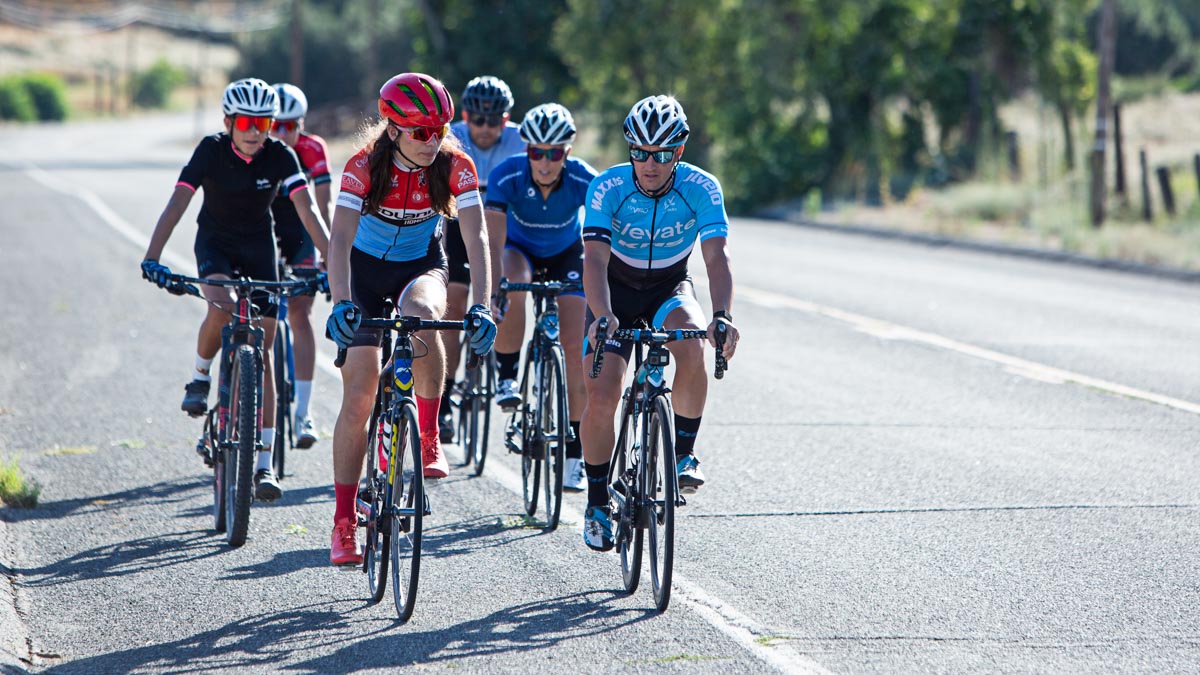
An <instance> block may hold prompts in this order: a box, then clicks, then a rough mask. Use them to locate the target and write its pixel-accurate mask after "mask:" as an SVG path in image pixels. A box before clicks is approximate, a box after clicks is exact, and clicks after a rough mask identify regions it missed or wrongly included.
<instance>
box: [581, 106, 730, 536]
mask: <svg viewBox="0 0 1200 675" xmlns="http://www.w3.org/2000/svg"><path fill="white" fill-rule="evenodd" d="M624 132H625V140H626V141H627V142H628V143H629V159H630V162H629V163H628V164H619V165H617V166H614V167H612V168H610V169H608V170H606V171H604V172H603V173H601V174H600V175H599V176H597V177H596V178H595V180H593V181H592V183H591V186H590V187H589V189H588V199H587V213H586V216H585V220H584V224H583V240H584V260H583V281H584V289H585V291H586V293H587V304H588V325H589V328H588V345H587V352H588V353H589V354H590V352H591V351H592V349H593V347H594V346H595V344H596V328H597V325H598V323H599V321H600V319H602V318H603V319H607V322H608V332H607V335H609V336H612V335H613V332H614V331H616V330H617V329H618V328H621V327H626V328H633V327H635V326H634V323H635V322H637V321H638V320H642V321H645V322H648V323H649V324H650V325H651V327H654V328H665V329H667V330H675V329H701V328H703V327H705V326H707V331H708V341H709V342H710V343H711V344H714V345H715V344H716V339H715V331H716V330H717V329H718V324H719V323H723V324H725V325H724V329H725V332H726V339H725V341H724V352H723V353H724V355H725V358H726V359H729V358H732V357H733V354H734V350H735V349H736V348H737V343H738V330H737V328H736V327H735V326H734V325H733V318H732V315H731V314H730V311H731V308H732V304H733V273H732V270H731V266H730V258H729V247H728V234H729V218H728V216H727V215H726V213H725V199H724V195H723V194H722V192H721V185H720V183H719V182H718V181H717V179H716V178H715V177H713V176H712V175H711V174H709V173H707V172H705V171H703V170H702V169H700V168H699V167H697V166H694V165H692V164H688V163H687V162H683V161H680V158H681V157H682V156H683V150H684V144H685V143H686V142H687V139H688V135H689V133H690V128H689V127H688V123H687V116H686V115H685V114H684V112H683V106H682V105H680V104H679V102H678V101H677V100H675V98H674V97H672V96H649V97H647V98H644V99H642V100H641V101H638V102H637V103H636V104H635V105H634V106H633V108H632V109H631V110H630V111H629V115H628V116H626V118H625V124H624ZM697 242H699V243H700V251H701V254H702V255H703V257H704V264H705V267H706V269H707V273H708V283H709V295H710V298H711V300H712V308H713V310H714V311H713V316H712V320H711V321H707V320H705V318H704V314H703V310H702V309H701V307H700V303H699V301H697V299H696V293H695V289H694V288H693V286H692V279H691V276H690V275H689V274H688V267H687V263H688V257H689V256H690V255H691V253H692V249H693V248H695V246H696V243H697ZM667 348H668V349H669V350H670V351H671V355H672V358H673V360H674V362H675V377H674V381H673V382H672V386H671V391H672V395H671V397H672V401H673V404H674V408H675V415H674V427H675V438H674V447H675V456H676V466H677V470H678V475H679V487H680V490H681V491H683V492H694V491H695V490H696V489H697V488H699V487H700V486H701V485H703V484H704V480H705V479H704V475H703V474H702V473H701V471H700V466H699V461H698V460H697V459H696V456H695V442H696V434H697V432H698V431H699V428H700V419H701V416H702V415H703V413H704V404H705V400H706V398H707V395H708V375H707V373H706V372H705V366H704V353H703V348H702V345H701V344H700V343H699V342H697V341H695V340H680V341H676V342H672V343H670V344H669V345H667ZM632 349H633V345H632V343H630V342H628V341H626V342H624V343H623V344H622V343H621V341H616V340H612V339H609V340H608V342H607V344H606V346H605V353H606V358H605V360H604V362H603V366H602V368H601V370H600V373H599V376H598V377H596V378H595V379H593V378H587V384H586V388H587V407H586V408H585V409H584V411H583V418H582V420H581V434H582V438H583V456H584V459H585V462H586V465H585V471H586V474H587V481H588V485H587V491H588V506H587V509H586V511H585V512H584V521H585V522H584V533H583V534H584V542H585V543H586V544H587V546H588V547H590V548H592V549H595V550H599V551H607V550H611V549H612V547H613V522H612V510H611V508H610V506H609V491H608V488H609V486H608V474H609V465H610V461H611V459H612V454H613V445H614V443H615V442H616V432H615V429H614V415H615V413H616V410H617V406H618V404H619V403H620V401H621V391H622V384H623V381H624V378H625V372H626V369H627V365H628V362H629V358H630V354H631V352H632ZM587 358H588V360H589V361H590V356H589V357H587Z"/></svg>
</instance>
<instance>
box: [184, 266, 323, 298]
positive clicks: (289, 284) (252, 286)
mask: <svg viewBox="0 0 1200 675" xmlns="http://www.w3.org/2000/svg"><path fill="white" fill-rule="evenodd" d="M167 278H168V279H170V283H168V284H167V285H166V286H164V287H163V288H164V289H165V290H166V291H167V292H168V293H171V294H172V295H195V296H197V297H199V296H200V295H201V294H200V289H199V288H196V284H201V285H204V286H218V287H221V288H237V289H240V290H244V291H246V292H251V291H266V292H269V293H273V294H275V295H280V296H283V297H286V298H290V297H292V296H296V295H305V294H308V293H317V292H319V291H320V290H321V288H322V286H323V285H324V278H325V273H324V272H321V273H320V274H318V275H317V276H315V277H312V278H310V279H291V280H288V281H261V280H258V279H249V278H245V277H242V278H239V279H202V278H200V277H189V276H186V275H183V274H169V275H167Z"/></svg>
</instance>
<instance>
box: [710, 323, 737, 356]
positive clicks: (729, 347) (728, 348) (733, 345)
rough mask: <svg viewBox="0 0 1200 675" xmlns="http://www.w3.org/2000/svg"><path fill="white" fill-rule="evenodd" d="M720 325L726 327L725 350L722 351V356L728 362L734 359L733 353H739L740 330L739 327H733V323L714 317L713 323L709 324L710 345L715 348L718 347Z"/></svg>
mask: <svg viewBox="0 0 1200 675" xmlns="http://www.w3.org/2000/svg"><path fill="white" fill-rule="evenodd" d="M718 324H723V325H724V326H725V349H724V350H722V352H721V355H722V356H724V357H725V359H726V360H728V359H731V358H733V353H734V352H735V351H737V343H738V337H739V333H738V329H737V326H734V325H733V322H732V321H728V320H726V319H723V318H721V317H713V320H712V323H710V324H708V343H709V344H710V345H712V346H713V347H714V348H715V347H716V346H717V325H718Z"/></svg>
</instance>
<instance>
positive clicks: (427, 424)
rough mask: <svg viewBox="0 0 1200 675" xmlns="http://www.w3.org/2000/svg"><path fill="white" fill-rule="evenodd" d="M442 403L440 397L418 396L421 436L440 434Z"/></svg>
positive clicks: (418, 420)
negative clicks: (440, 409)
mask: <svg viewBox="0 0 1200 675" xmlns="http://www.w3.org/2000/svg"><path fill="white" fill-rule="evenodd" d="M441 405H442V399H440V398H425V397H423V396H418V397H417V426H418V427H419V428H420V429H421V438H430V434H433V437H434V438H436V437H437V435H438V425H437V422H438V407H439V406H441Z"/></svg>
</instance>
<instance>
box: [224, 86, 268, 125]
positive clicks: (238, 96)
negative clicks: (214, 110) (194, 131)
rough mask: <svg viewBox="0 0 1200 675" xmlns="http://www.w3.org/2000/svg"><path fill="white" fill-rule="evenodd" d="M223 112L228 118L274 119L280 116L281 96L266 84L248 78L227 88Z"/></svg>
mask: <svg viewBox="0 0 1200 675" xmlns="http://www.w3.org/2000/svg"><path fill="white" fill-rule="evenodd" d="M221 110H223V111H224V112H225V115H226V116H229V115H246V116H247V117H274V116H276V115H278V114H279V95H278V94H276V93H275V90H274V89H272V88H271V85H269V84H267V83H266V82H263V81H262V80H260V79H258V78H257V77H247V78H245V79H243V80H238V81H236V82H230V83H229V86H228V87H225V95H224V96H222V97H221Z"/></svg>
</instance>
